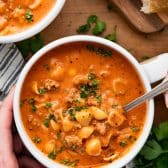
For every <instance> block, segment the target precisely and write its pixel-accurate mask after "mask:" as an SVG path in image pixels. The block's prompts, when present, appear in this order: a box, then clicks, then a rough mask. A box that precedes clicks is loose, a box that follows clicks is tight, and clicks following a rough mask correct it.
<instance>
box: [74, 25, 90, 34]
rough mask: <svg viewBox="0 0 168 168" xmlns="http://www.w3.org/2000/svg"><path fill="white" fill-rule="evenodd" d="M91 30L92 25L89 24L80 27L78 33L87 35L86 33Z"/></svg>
mask: <svg viewBox="0 0 168 168" xmlns="http://www.w3.org/2000/svg"><path fill="white" fill-rule="evenodd" d="M89 29H90V25H89V24H85V25H82V26H80V27H79V28H78V29H77V30H76V31H77V32H78V33H86V32H88V31H89Z"/></svg>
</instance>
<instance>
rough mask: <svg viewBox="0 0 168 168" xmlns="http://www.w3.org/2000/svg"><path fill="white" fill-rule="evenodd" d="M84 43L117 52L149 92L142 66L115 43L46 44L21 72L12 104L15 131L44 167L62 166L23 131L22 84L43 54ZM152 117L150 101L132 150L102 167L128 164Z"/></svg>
mask: <svg viewBox="0 0 168 168" xmlns="http://www.w3.org/2000/svg"><path fill="white" fill-rule="evenodd" d="M84 41H86V42H96V43H99V44H103V45H105V46H108V47H110V48H112V49H114V50H116V51H118V52H119V53H121V54H122V55H123V56H124V57H125V58H126V59H127V60H128V61H129V62H130V63H131V64H132V65H133V66H134V68H135V70H136V71H137V73H138V74H139V76H140V78H141V80H142V82H143V84H144V87H145V89H146V91H150V90H151V86H150V82H149V80H148V78H147V77H146V75H145V73H144V70H143V68H142V66H141V65H140V64H139V63H138V62H137V61H136V59H135V58H134V57H133V56H132V55H131V54H130V53H129V52H128V51H127V50H126V49H124V48H122V47H121V46H119V45H117V44H116V43H113V42H110V41H108V40H105V39H103V38H100V37H94V36H79V35H78V36H70V37H65V38H62V39H59V40H56V41H54V42H52V43H50V44H48V45H47V46H45V47H44V48H42V49H41V50H40V51H38V52H37V53H36V54H35V55H34V56H33V57H32V58H31V59H30V60H29V62H28V63H27V64H26V66H25V67H24V69H23V71H22V72H21V74H20V77H19V80H18V82H17V85H16V90H15V95H14V103H13V106H14V119H15V123H16V126H17V129H18V132H19V135H20V137H21V139H22V141H23V143H24V144H25V146H26V147H27V149H28V150H29V151H30V152H31V154H32V155H33V156H34V157H35V158H36V159H37V160H38V161H39V162H41V163H42V164H43V165H45V166H47V167H49V168H56V167H58V168H59V167H60V168H62V167H64V166H63V165H60V164H59V163H56V162H54V161H52V160H50V159H48V158H47V157H46V156H45V155H44V154H43V153H42V152H41V151H40V150H38V148H37V147H36V146H35V145H34V144H33V143H32V141H31V139H30V138H29V136H28V135H27V133H26V131H25V129H24V126H23V123H22V119H21V115H20V107H19V104H20V103H19V100H20V93H21V88H22V84H23V82H24V79H25V77H26V75H27V73H28V72H29V70H30V69H31V67H32V66H33V64H34V63H35V62H36V61H37V60H38V59H39V58H41V57H42V56H43V55H44V54H45V53H47V52H48V51H50V50H52V49H53V48H55V47H57V46H60V45H63V44H66V43H71V42H84ZM153 117H154V102H153V100H150V101H149V102H148V107H147V116H146V120H145V125H144V128H143V131H142V134H141V135H140V137H139V139H138V140H137V141H136V143H135V144H134V145H133V147H132V149H131V150H130V151H129V152H128V153H127V154H125V155H124V156H123V157H121V158H119V159H118V160H115V161H114V162H112V163H111V164H108V165H106V166H104V167H106V168H120V167H122V166H124V165H126V164H127V163H128V162H130V161H131V160H132V159H133V158H134V157H135V156H136V155H137V153H138V152H139V151H140V150H141V148H142V147H143V145H144V143H145V142H146V140H147V138H148V135H149V133H150V130H151V127H152V123H153Z"/></svg>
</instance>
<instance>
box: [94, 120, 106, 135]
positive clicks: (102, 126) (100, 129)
mask: <svg viewBox="0 0 168 168" xmlns="http://www.w3.org/2000/svg"><path fill="white" fill-rule="evenodd" d="M95 130H96V131H97V132H99V133H100V134H101V135H104V134H105V133H106V124H105V123H100V122H97V123H96V124H95Z"/></svg>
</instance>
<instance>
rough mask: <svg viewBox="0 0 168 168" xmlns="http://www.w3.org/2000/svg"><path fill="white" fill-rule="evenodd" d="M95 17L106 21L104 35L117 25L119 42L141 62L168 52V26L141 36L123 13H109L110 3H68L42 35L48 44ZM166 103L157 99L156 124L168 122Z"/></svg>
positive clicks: (101, 0)
mask: <svg viewBox="0 0 168 168" xmlns="http://www.w3.org/2000/svg"><path fill="white" fill-rule="evenodd" d="M91 14H95V15H97V16H98V17H99V18H100V19H101V20H103V21H105V22H106V24H107V29H106V32H105V33H104V34H103V35H102V36H105V35H107V34H109V33H111V32H112V29H113V27H114V26H115V25H117V43H118V44H120V45H121V46H123V47H125V48H127V49H129V50H130V52H131V53H132V54H133V55H134V56H135V57H136V58H137V59H138V61H142V58H143V57H144V56H149V57H154V56H156V55H158V54H161V53H165V52H168V27H167V28H165V29H164V30H163V31H161V32H158V33H154V34H150V35H145V34H141V33H139V32H137V31H136V30H135V29H134V28H133V27H132V26H131V25H130V24H129V23H128V22H127V21H126V20H125V19H124V18H123V17H122V16H121V14H120V13H119V12H117V11H116V10H112V11H109V10H108V9H107V1H106V0H67V2H66V4H65V6H64V8H63V10H62V12H61V13H60V15H59V16H58V17H57V18H56V19H55V20H54V22H53V23H52V24H51V25H50V26H49V27H48V28H46V29H45V30H44V31H43V32H42V36H43V37H44V40H45V42H46V43H49V42H51V41H53V40H56V39H58V38H61V37H65V36H69V35H74V34H76V29H77V28H78V26H79V25H82V24H84V23H86V19H87V17H88V16H90V15H91ZM88 34H90V33H88ZM163 100H164V99H163V95H161V96H159V97H157V98H156V99H155V108H156V110H155V114H156V115H155V123H158V122H160V121H164V120H166V119H168V109H166V107H165V105H164V101H163Z"/></svg>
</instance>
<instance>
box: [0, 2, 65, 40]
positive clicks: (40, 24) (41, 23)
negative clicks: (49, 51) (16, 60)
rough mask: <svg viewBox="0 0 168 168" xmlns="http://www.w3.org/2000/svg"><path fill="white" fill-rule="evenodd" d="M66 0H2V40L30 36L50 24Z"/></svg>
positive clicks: (0, 9)
mask: <svg viewBox="0 0 168 168" xmlns="http://www.w3.org/2000/svg"><path fill="white" fill-rule="evenodd" d="M64 2H65V0H24V1H20V0H10V1H6V0H0V42H1V43H8V42H16V41H21V40H23V39H26V38H29V37H31V36H33V35H35V34H37V33H39V32H40V31H41V30H42V29H44V28H45V27H46V26H48V25H49V24H50V22H51V21H52V20H54V18H55V17H56V16H57V15H58V13H59V11H60V10H61V8H62V7H63V4H64Z"/></svg>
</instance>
